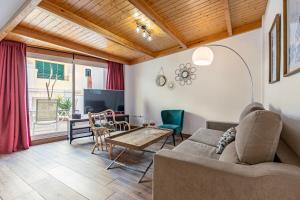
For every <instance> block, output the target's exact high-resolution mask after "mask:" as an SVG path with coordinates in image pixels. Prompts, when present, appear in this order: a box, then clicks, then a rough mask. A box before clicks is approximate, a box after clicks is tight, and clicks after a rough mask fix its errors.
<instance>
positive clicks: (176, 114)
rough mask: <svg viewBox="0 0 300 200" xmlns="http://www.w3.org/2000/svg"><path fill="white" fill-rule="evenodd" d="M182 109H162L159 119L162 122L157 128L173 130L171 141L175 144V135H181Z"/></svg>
mask: <svg viewBox="0 0 300 200" xmlns="http://www.w3.org/2000/svg"><path fill="white" fill-rule="evenodd" d="M183 118H184V110H163V111H161V119H162V122H163V124H162V125H160V126H158V127H159V128H167V129H172V130H173V134H172V137H173V143H174V146H175V135H180V136H181V139H182V140H183V137H182V128H183Z"/></svg>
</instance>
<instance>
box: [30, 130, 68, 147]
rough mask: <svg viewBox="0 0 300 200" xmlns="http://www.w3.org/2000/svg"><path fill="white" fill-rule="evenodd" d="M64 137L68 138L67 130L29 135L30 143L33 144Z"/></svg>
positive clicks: (54, 140)
mask: <svg viewBox="0 0 300 200" xmlns="http://www.w3.org/2000/svg"><path fill="white" fill-rule="evenodd" d="M66 139H68V134H67V132H61V133H49V134H42V135H34V136H31V145H32V146H33V145H39V144H46V143H51V142H58V141H62V140H66Z"/></svg>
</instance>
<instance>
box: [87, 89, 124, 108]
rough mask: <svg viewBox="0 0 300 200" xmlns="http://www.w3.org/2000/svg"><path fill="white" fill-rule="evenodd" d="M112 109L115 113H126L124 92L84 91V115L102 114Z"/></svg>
mask: <svg viewBox="0 0 300 200" xmlns="http://www.w3.org/2000/svg"><path fill="white" fill-rule="evenodd" d="M106 109H112V110H113V111H115V112H120V113H123V112H124V91H123V90H97V89H85V90H84V113H85V114H86V113H88V112H92V113H95V112H101V111H104V110H106Z"/></svg>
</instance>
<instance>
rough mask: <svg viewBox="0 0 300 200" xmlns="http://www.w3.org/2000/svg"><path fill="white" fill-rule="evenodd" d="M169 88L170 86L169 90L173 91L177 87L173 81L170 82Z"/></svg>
mask: <svg viewBox="0 0 300 200" xmlns="http://www.w3.org/2000/svg"><path fill="white" fill-rule="evenodd" d="M167 86H168V88H169V89H171V90H172V89H174V87H175V84H174V82H173V81H169V82H168V85H167Z"/></svg>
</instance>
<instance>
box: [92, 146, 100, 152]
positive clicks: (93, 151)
mask: <svg viewBox="0 0 300 200" xmlns="http://www.w3.org/2000/svg"><path fill="white" fill-rule="evenodd" d="M97 147H98V148H99V146H98V145H97V144H95V145H94V147H93V150H92V154H94V152H95V149H96V148H97Z"/></svg>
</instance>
